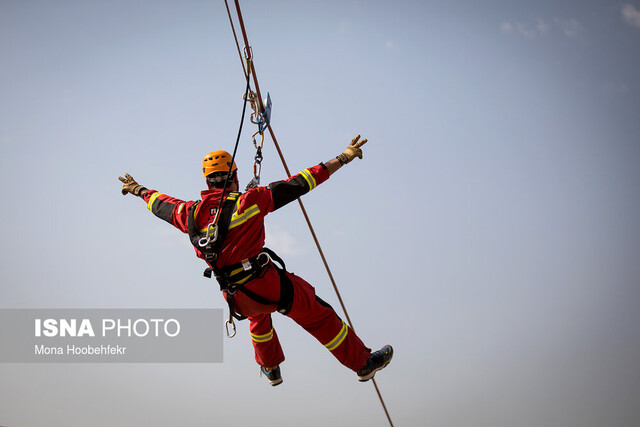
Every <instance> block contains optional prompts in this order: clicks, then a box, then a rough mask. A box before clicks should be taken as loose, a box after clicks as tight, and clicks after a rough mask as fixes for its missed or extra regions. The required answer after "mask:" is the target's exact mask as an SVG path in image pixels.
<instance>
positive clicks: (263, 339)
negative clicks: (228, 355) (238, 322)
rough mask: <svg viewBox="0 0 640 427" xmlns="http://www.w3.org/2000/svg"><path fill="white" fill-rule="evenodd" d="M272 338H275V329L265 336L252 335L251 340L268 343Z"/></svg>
mask: <svg viewBox="0 0 640 427" xmlns="http://www.w3.org/2000/svg"><path fill="white" fill-rule="evenodd" d="M271 338H273V328H271V330H270V331H269V332H268V333H266V334H264V335H254V334H251V339H252V340H254V341H255V342H267V341H269V340H270V339H271Z"/></svg>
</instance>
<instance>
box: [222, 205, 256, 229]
mask: <svg viewBox="0 0 640 427" xmlns="http://www.w3.org/2000/svg"><path fill="white" fill-rule="evenodd" d="M259 213H260V208H259V207H258V205H253V206H250V207H249V208H248V209H246V210H245V211H244V212H243V213H241V214H240V215H238V211H235V212H234V213H233V215H231V222H230V223H229V230H231V229H232V228H234V227H237V226H239V225H240V224H244V223H245V222H247V220H248V219H249V218H251V217H253V216H256V215H258V214H259Z"/></svg>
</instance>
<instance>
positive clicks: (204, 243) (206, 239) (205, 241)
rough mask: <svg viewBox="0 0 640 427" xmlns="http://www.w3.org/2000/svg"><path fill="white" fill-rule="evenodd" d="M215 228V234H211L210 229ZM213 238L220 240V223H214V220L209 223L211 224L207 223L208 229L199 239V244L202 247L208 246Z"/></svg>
mask: <svg viewBox="0 0 640 427" xmlns="http://www.w3.org/2000/svg"><path fill="white" fill-rule="evenodd" d="M211 229H213V236H210V235H209V230H211ZM211 240H213V241H214V242H215V241H216V240H218V225H217V224H214V223H213V222H211V223H209V225H207V231H206V232H205V235H204V237H203V238H201V239H200V240H198V245H199V246H200V247H201V248H204V247H205V246H207V245H208V244H209V242H211Z"/></svg>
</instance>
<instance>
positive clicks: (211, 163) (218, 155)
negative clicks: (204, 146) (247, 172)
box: [202, 150, 238, 177]
mask: <svg viewBox="0 0 640 427" xmlns="http://www.w3.org/2000/svg"><path fill="white" fill-rule="evenodd" d="M231 159H232V158H231V154H229V153H227V152H226V151H223V150H218V151H212V152H210V153H208V154H207V155H206V156H204V159H202V176H205V177H206V176H207V175H209V174H212V173H214V172H229V167H231V173H233V172H234V171H236V170H238V167H237V166H236V162H233V165H232V164H231Z"/></svg>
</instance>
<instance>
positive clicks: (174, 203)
mask: <svg viewBox="0 0 640 427" xmlns="http://www.w3.org/2000/svg"><path fill="white" fill-rule="evenodd" d="M359 139H360V135H358V136H356V137H355V138H354V139H353V140H352V141H351V144H350V145H349V146H348V147H347V148H346V149H345V150H344V152H343V153H341V154H339V155H338V156H337V157H336V158H334V159H331V160H329V161H328V162H324V163H320V164H319V165H317V166H313V167H310V168H308V169H305V170H303V171H302V172H300V173H298V174H297V175H294V176H292V177H289V178H288V179H286V180H283V181H276V182H273V183H271V184H269V185H268V186H266V187H255V188H251V189H249V190H248V191H247V192H245V193H239V192H238V188H239V187H238V175H237V169H238V168H237V167H236V164H235V162H234V161H233V158H232V156H231V155H230V154H229V153H227V152H226V151H213V152H211V153H208V154H207V155H206V156H205V157H204V159H203V161H202V174H203V176H204V177H205V178H206V183H207V186H208V189H207V190H204V191H202V193H201V196H202V200H201V201H183V200H180V199H176V198H173V197H170V196H167V195H165V194H162V193H159V192H157V191H155V190H148V189H147V188H145V187H143V186H142V185H140V184H138V183H137V182H136V181H135V180H134V179H133V177H132V176H131V175H129V174H125V178H122V177H119V179H120V180H121V181H122V182H123V186H122V194H127V193H131V194H133V195H135V196H139V197H141V198H142V199H144V201H145V202H146V203H147V207H148V208H149V210H151V212H153V213H154V214H155V215H156V216H158V217H159V218H161V219H163V220H165V221H167V222H169V223H170V224H172V225H174V226H175V227H176V228H178V229H180V230H181V231H182V232H183V233H188V234H189V237H190V238H191V242H192V243H193V245H194V247H195V250H196V254H197V255H198V256H199V257H200V258H202V259H204V260H205V261H206V262H207V263H208V265H209V268H207V270H205V275H207V276H209V277H210V276H211V272H213V273H214V275H215V277H216V279H217V280H218V282H219V284H220V288H221V290H222V292H223V295H224V297H225V299H226V300H227V303H228V304H229V311H230V315H233V316H234V317H236V318H238V319H242V318H244V317H246V318H248V319H249V322H250V326H249V329H250V332H251V339H252V343H253V347H254V350H255V359H256V362H258V364H259V365H260V371H261V372H262V374H264V375H265V376H266V377H267V379H268V380H269V383H270V384H271V385H272V386H275V385H278V384H280V383H281V382H282V377H281V374H280V364H281V363H282V362H283V361H284V354H283V352H282V347H281V346H280V342H279V340H278V335H277V333H276V331H275V329H274V328H273V324H272V322H271V313H274V312H276V311H278V312H280V313H282V314H284V315H286V316H288V317H290V318H291V319H293V320H294V321H295V322H296V323H298V324H299V325H300V326H302V327H303V328H304V329H305V330H307V332H309V333H310V334H311V335H313V336H314V337H315V338H316V339H317V340H318V341H320V343H322V344H323V345H324V346H325V347H326V348H327V349H328V350H329V351H330V352H331V354H333V355H334V356H335V357H336V358H337V359H338V360H339V361H340V362H341V363H342V364H343V365H345V366H346V367H347V368H349V369H351V370H353V371H355V372H356V373H357V376H358V380H360V381H368V380H369V379H371V378H373V376H374V375H375V373H376V372H377V371H379V370H381V369H382V368H384V367H385V366H387V365H388V364H389V362H390V361H391V358H392V356H393V349H392V347H391V346H390V345H386V346H384V347H382V348H381V349H380V350H378V351H375V352H371V349H370V348H368V347H367V346H365V345H364V343H363V342H362V341H361V340H360V338H359V337H358V336H357V335H356V334H355V332H354V331H353V330H352V329H350V328H349V326H348V325H347V324H346V323H345V322H344V321H342V320H341V319H340V317H338V315H337V314H336V312H335V311H334V310H333V308H332V307H331V306H330V305H329V304H327V303H326V302H325V301H323V300H322V299H321V298H320V297H318V296H317V295H316V294H315V289H314V288H313V287H312V286H311V285H310V284H309V283H307V282H306V281H305V280H304V279H302V278H300V277H298V276H296V275H295V274H293V273H290V272H287V271H286V270H285V266H284V263H283V262H282V260H281V259H280V258H279V257H278V256H277V255H276V254H275V253H273V252H272V251H271V250H269V249H267V248H264V247H263V245H264V241H265V228H264V217H265V215H267V214H268V213H270V212H273V211H275V210H276V209H279V208H281V207H283V206H284V205H286V204H287V203H289V202H292V201H294V200H296V199H297V198H298V197H300V196H302V195H303V194H306V193H308V192H309V191H310V190H313V189H314V188H315V187H316V186H318V185H319V184H321V183H323V182H324V181H326V180H327V179H328V178H329V176H330V175H331V174H333V173H334V172H336V171H337V170H338V169H340V168H341V167H342V166H344V165H346V164H347V163H349V162H351V161H352V160H353V159H354V158H355V157H358V158H360V159H362V149H361V147H362V145H363V144H364V143H365V142H367V140H366V139H363V140H361V141H360V140H359ZM221 200H224V202H222V204H221V203H220V202H221ZM216 214H218V218H217V222H215V219H216V218H215V217H216ZM214 222H215V223H216V225H217V227H214V226H213V223H214ZM216 228H217V236H216V237H217V238H214V230H215V229H216ZM274 261H275V262H274ZM278 264H279V265H278ZM231 320H233V319H231Z"/></svg>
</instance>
